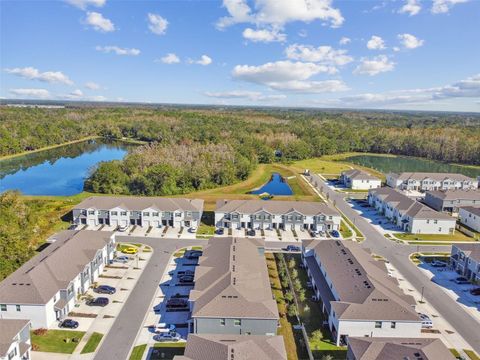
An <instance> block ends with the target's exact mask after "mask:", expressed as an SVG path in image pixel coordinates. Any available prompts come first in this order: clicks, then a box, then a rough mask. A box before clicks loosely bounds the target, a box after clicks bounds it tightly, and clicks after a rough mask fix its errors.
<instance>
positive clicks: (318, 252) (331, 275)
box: [302, 240, 422, 345]
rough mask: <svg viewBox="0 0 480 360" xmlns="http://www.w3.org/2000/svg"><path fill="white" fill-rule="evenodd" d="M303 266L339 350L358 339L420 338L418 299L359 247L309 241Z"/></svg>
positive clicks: (336, 242) (305, 249)
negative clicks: (407, 292)
mask: <svg viewBox="0 0 480 360" xmlns="http://www.w3.org/2000/svg"><path fill="white" fill-rule="evenodd" d="M302 261H303V264H304V265H305V267H306V269H307V274H308V277H309V279H310V281H311V283H312V286H313V291H314V292H315V297H316V299H318V300H319V301H320V302H321V304H319V306H321V307H322V312H323V313H324V314H325V316H326V318H327V319H328V327H329V328H330V331H331V333H332V336H333V340H334V342H335V344H336V345H346V344H347V343H348V338H349V337H354V336H355V337H389V338H390V337H391V338H404V337H411V336H413V337H419V336H420V334H421V327H422V324H421V319H420V318H419V316H418V314H417V312H416V311H415V300H414V299H413V297H412V296H410V295H406V294H404V293H403V292H402V290H401V289H400V287H399V285H398V282H397V280H396V279H394V278H393V277H390V276H389V275H388V272H387V269H386V266H385V263H383V262H380V261H377V260H375V259H373V257H372V256H371V254H369V253H368V252H366V251H365V250H364V249H363V248H362V247H361V246H360V245H359V244H358V243H356V242H353V241H340V240H304V241H303V242H302Z"/></svg>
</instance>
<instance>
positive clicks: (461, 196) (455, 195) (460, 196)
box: [427, 189, 480, 201]
mask: <svg viewBox="0 0 480 360" xmlns="http://www.w3.org/2000/svg"><path fill="white" fill-rule="evenodd" d="M427 194H428V195H430V196H433V197H435V198H438V199H442V200H479V201H480V191H478V190H462V189H458V190H446V191H440V190H434V191H427Z"/></svg>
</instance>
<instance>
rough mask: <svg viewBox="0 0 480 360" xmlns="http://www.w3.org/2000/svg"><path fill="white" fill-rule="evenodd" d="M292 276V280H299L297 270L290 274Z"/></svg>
mask: <svg viewBox="0 0 480 360" xmlns="http://www.w3.org/2000/svg"><path fill="white" fill-rule="evenodd" d="M290 276H291V277H292V279H296V278H298V271H297V269H293V270H292V271H291V272H290Z"/></svg>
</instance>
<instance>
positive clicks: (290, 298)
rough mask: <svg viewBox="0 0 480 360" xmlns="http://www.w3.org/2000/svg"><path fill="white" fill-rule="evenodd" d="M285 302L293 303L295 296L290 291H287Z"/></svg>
mask: <svg viewBox="0 0 480 360" xmlns="http://www.w3.org/2000/svg"><path fill="white" fill-rule="evenodd" d="M285 300H287V301H288V302H292V301H293V294H292V293H291V292H290V291H287V292H286V293H285Z"/></svg>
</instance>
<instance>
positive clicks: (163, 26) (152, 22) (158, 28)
mask: <svg viewBox="0 0 480 360" xmlns="http://www.w3.org/2000/svg"><path fill="white" fill-rule="evenodd" d="M167 27H168V21H167V19H165V18H163V17H161V16H160V15H158V14H152V13H149V14H148V28H149V29H150V31H151V32H153V33H154V34H157V35H164V34H165V32H166V31H167Z"/></svg>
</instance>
